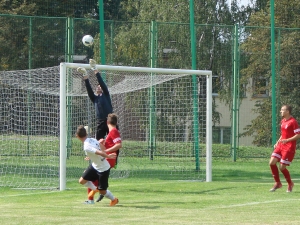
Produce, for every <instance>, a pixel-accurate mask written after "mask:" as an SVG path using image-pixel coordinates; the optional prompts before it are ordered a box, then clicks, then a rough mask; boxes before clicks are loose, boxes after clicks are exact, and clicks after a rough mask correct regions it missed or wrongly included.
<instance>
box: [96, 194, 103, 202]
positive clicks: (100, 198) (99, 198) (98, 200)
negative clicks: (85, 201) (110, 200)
mask: <svg viewBox="0 0 300 225" xmlns="http://www.w3.org/2000/svg"><path fill="white" fill-rule="evenodd" d="M103 198H104V195H101V194H100V195H99V197H98V199H97V200H96V202H100V201H101V200H102V199H103Z"/></svg>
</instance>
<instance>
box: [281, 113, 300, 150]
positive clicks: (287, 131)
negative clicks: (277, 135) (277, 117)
mask: <svg viewBox="0 0 300 225" xmlns="http://www.w3.org/2000/svg"><path fill="white" fill-rule="evenodd" d="M295 134H300V128H299V125H298V122H297V120H296V119H295V118H294V117H290V118H289V119H287V120H286V119H282V120H281V139H288V138H291V137H293V136H295ZM296 143H297V141H290V142H287V143H285V144H283V143H281V142H279V144H278V145H280V148H282V150H291V151H295V150H296Z"/></svg>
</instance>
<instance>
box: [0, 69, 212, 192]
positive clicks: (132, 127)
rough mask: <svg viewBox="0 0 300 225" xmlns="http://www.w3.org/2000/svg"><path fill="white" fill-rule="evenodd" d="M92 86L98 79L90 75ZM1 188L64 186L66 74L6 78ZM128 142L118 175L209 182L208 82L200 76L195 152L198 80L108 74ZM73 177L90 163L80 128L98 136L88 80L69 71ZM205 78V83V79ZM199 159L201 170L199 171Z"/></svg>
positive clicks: (70, 172)
mask: <svg viewBox="0 0 300 225" xmlns="http://www.w3.org/2000/svg"><path fill="white" fill-rule="evenodd" d="M88 73H89V79H90V82H91V85H92V87H96V85H97V80H96V76H95V75H93V72H92V71H90V70H88ZM0 77H1V78H0V86H1V102H0V104H1V108H3V111H2V112H1V116H2V117H3V119H2V120H1V122H2V123H3V124H1V127H2V128H1V139H2V140H1V143H0V145H1V146H0V149H1V150H0V157H1V160H0V174H1V176H0V177H1V178H0V185H1V186H13V187H20V188H43V187H46V188H49V187H50V188H57V187H58V184H59V182H58V180H59V129H60V128H59V119H60V118H59V117H60V103H59V102H60V101H59V91H60V86H59V85H60V84H59V82H60V79H59V77H60V71H59V67H49V68H41V69H33V70H22V71H5V72H1V74H0ZM102 77H103V78H105V82H106V84H107V86H108V88H109V91H110V94H111V98H112V103H113V108H114V112H115V113H116V114H117V115H118V117H119V127H120V132H121V137H122V142H123V147H122V149H121V153H120V158H119V163H118V167H117V169H112V170H111V177H112V178H120V177H128V176H131V177H132V176H134V177H142V178H147V177H157V178H161V179H184V180H186V179H192V180H205V165H204V163H205V151H201V149H204V148H205V146H204V142H205V129H206V128H205V118H206V116H205V115H206V96H205V94H206V88H205V86H206V83H205V78H204V77H203V76H197V92H198V96H200V97H199V98H198V99H197V104H198V105H199V107H197V110H198V111H197V114H199V125H198V135H199V138H200V139H199V140H200V153H199V156H200V157H199V158H198V152H196V151H197V150H195V148H194V145H195V143H194V130H193V124H192V120H193V114H194V113H195V111H194V108H195V107H194V105H193V104H194V103H193V91H192V90H193V87H192V85H193V82H192V76H191V75H180V74H161V73H160V74H158V73H156V74H154V73H140V72H122V71H103V73H102ZM66 78H67V107H66V108H65V109H63V110H66V111H67V134H66V135H67V180H68V181H70V180H77V179H78V178H79V177H80V176H81V174H82V172H83V171H84V169H85V168H86V167H87V165H88V163H89V162H87V161H85V160H84V152H83V150H82V143H81V142H80V141H78V140H76V138H75V137H74V133H75V131H76V128H77V126H78V125H84V126H87V127H88V133H89V136H90V137H94V136H95V130H96V118H95V109H94V106H93V104H92V102H91V101H90V100H89V97H88V96H87V92H86V88H85V84H84V81H83V79H82V75H81V74H78V72H77V71H76V69H67V77H66ZM203 78H204V79H203ZM197 162H200V164H201V167H200V168H197V166H196V165H197Z"/></svg>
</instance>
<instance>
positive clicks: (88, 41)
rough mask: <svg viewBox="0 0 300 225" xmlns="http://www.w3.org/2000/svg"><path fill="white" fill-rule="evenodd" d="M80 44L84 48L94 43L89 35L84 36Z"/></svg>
mask: <svg viewBox="0 0 300 225" xmlns="http://www.w3.org/2000/svg"><path fill="white" fill-rule="evenodd" d="M82 43H83V44H84V45H85V46H91V45H93V43H94V38H93V37H92V36H91V35H84V36H83V38H82Z"/></svg>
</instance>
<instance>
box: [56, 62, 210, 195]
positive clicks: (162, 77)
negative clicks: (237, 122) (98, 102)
mask: <svg viewBox="0 0 300 225" xmlns="http://www.w3.org/2000/svg"><path fill="white" fill-rule="evenodd" d="M78 67H83V68H86V69H87V70H88V69H90V65H88V64H76V63H61V64H60V173H59V174H60V190H65V189H66V180H67V175H66V174H67V158H68V156H67V152H68V150H67V145H68V144H67V142H68V140H67V138H68V136H67V135H66V134H67V133H68V125H67V121H68V118H67V117H68V115H67V110H66V109H67V101H68V100H67V99H68V97H71V96H73V95H74V93H70V92H68V82H71V84H72V83H73V81H72V80H71V81H70V79H74V78H72V76H73V74H74V73H76V68H78ZM96 68H97V70H98V71H102V73H103V75H102V76H105V79H106V81H107V83H108V86H109V90H110V93H111V95H114V94H122V93H123V94H124V93H126V92H134V91H136V90H139V89H140V90H141V89H149V88H150V94H149V96H151V97H150V98H154V99H148V100H149V101H150V105H151V101H152V100H153V101H154V102H156V101H157V99H156V98H158V95H156V94H155V90H153V89H152V88H154V89H155V88H156V86H157V85H160V84H164V83H165V82H167V81H172V80H176V79H179V78H183V77H185V78H187V79H185V82H186V83H183V82H182V81H181V82H179V83H176V82H175V83H174V82H173V83H172V84H171V85H169V86H166V87H164V88H165V90H164V92H170V91H174V92H175V91H178V90H180V87H179V89H177V90H175V88H174V89H172V90H170V89H169V90H168V88H172V86H173V85H175V86H177V88H178V85H182V86H184V85H186V87H183V88H184V89H185V91H187V97H185V96H179V100H178V101H183V102H184V101H187V100H188V101H191V102H192V99H191V98H195V96H193V95H191V93H192V92H193V89H192V86H194V88H196V93H197V96H198V95H199V91H200V92H201V91H202V92H203V90H204V91H205V90H206V91H205V94H204V95H205V97H204V99H205V104H204V107H205V109H204V112H205V114H204V115H202V117H201V118H203V119H205V134H204V135H202V136H201V135H200V136H201V137H200V139H204V140H205V141H203V145H204V146H205V148H206V151H205V158H206V161H205V164H206V166H205V169H203V168H202V169H201V171H205V172H206V174H205V181H207V182H210V181H212V72H211V71H204V70H184V69H163V68H145V67H126V66H108V65H97V66H96ZM132 74H135V76H132ZM192 76H200V77H205V78H206V79H205V82H204V83H205V85H203V84H199V82H198V83H193V82H192V79H191V77H192ZM68 77H69V78H68ZM70 77H71V78H70ZM126 79H127V80H126ZM125 81H126V82H125ZM194 81H195V80H194ZM94 83H95V82H94ZM122 83H123V84H122ZM129 84H130V85H129ZM191 84H192V85H191ZM122 85H123V86H122ZM124 85H125V86H124ZM201 85H202V86H201ZM129 86H130V87H129ZM122 87H123V88H124V87H125V89H122ZM78 88H79V87H78ZM80 88H82V87H80ZM130 88H132V89H130ZM72 89H73V91H74V88H72ZM200 89H201V90H200ZM202 89H203V90H202ZM118 92H119V93H118ZM152 92H154V95H151V93H152ZM188 92H190V93H188ZM184 93H185V92H180V93H179V94H184ZM202 94H203V93H202ZM141 95H142V94H137V96H135V99H139V98H140V97H141ZM149 96H148V98H149ZM197 96H196V97H197ZM120 98H122V97H120ZM180 98H181V99H180ZM125 99H126V97H124V96H123V98H122V100H121V102H122V103H124V101H126V100H125ZM86 100H87V99H86ZM194 100H195V99H194ZM87 101H88V100H87ZM197 101H198V100H197V99H196V102H197ZM194 102H195V101H194ZM180 104H181V103H180ZM190 106H191V105H190ZM202 106H203V105H202ZM113 107H114V111H116V110H117V109H116V108H117V107H118V104H115V105H113ZM123 107H125V106H123ZM141 107H142V106H141ZM150 107H153V105H151V106H150ZM182 107H185V105H183V106H182ZM177 109H178V108H177ZM181 110H184V108H182V109H181V108H180V109H178V111H181ZM158 111H163V109H159V110H156V109H155V110H154V111H153V112H154V117H156V116H158V115H159V114H160V113H161V112H158ZM175 111H176V109H175ZM122 113H124V111H122V110H120V111H119V113H117V114H118V115H119V118H120V119H121V120H122V115H120V114H122ZM185 113H187V114H188V113H197V114H198V113H199V105H198V104H197V106H196V108H195V107H194V110H192V111H191V110H188V111H187V112H183V113H182V115H184V114H185ZM137 114H139V115H140V117H142V116H144V114H142V113H141V112H137ZM175 114H176V112H175ZM90 116H92V114H90ZM185 116H186V117H189V116H190V115H185ZM148 117H152V116H151V114H149V115H148ZM172 117H173V115H168V118H164V119H170V120H171V119H172ZM183 119H184V118H183ZM127 120H129V119H128V118H124V121H122V122H123V124H125V125H124V126H126V124H128V123H127V122H128V121H127ZM154 120H157V119H154ZM149 121H150V123H151V118H150V119H149ZM149 121H148V122H149ZM185 122H186V123H187V124H188V123H189V122H190V125H189V127H188V128H187V130H188V129H192V127H197V125H196V126H195V124H194V126H191V123H193V122H195V121H192V122H191V119H190V118H189V119H187V120H186V121H185ZM201 122H202V121H201ZM77 125H79V124H77ZM148 125H149V126H151V124H148ZM141 126H142V125H141ZM152 126H154V127H155V128H154V129H157V124H154V125H152ZM122 128H126V127H122V125H121V134H123V135H122V139H123V141H124V142H125V143H124V145H123V146H126V141H127V140H126V138H124V137H125V135H124V132H122ZM144 128H145V129H146V130H147V129H148V132H145V133H147V135H148V136H149V133H150V136H151V135H152V134H151V130H152V129H153V128H151V127H150V128H147V127H144ZM149 130H150V131H149ZM187 130H186V131H185V134H186V136H185V138H184V140H183V141H184V142H189V139H193V138H195V139H196V140H197V139H198V137H193V136H192V135H191V136H190V137H188V134H187V133H188V131H187ZM158 131H159V130H157V131H156V135H157V136H160V135H162V134H161V133H159V132H158ZM153 133H155V132H153ZM166 133H167V132H166ZM191 133H192V132H191ZM156 135H154V136H155V137H153V136H152V137H150V138H149V137H148V139H149V140H150V142H155V143H154V144H153V143H150V144H149V140H146V141H147V145H150V153H149V152H148V153H147V154H146V155H147V156H149V155H150V161H151V160H153V154H155V153H153V152H155V151H156V153H157V152H158V150H157V149H155V148H156V147H157V146H158V144H157V143H156V142H158V139H159V137H156ZM166 135H167V134H166ZM195 135H198V136H199V134H198V132H196V134H194V136H195ZM171 136H173V134H171ZM174 137H175V138H176V136H174ZM130 139H131V140H132V139H134V138H133V137H131V138H130ZM135 139H136V141H140V140H139V138H135ZM145 139H147V138H145ZM151 140H152V141H151ZM165 140H167V141H165ZM170 140H173V142H174V143H176V142H177V140H176V139H174V138H172V137H171V138H168V137H164V138H162V139H161V140H160V145H161V146H163V143H162V142H164V141H165V142H168V143H170V142H172V141H170ZM144 141H145V140H142V142H144ZM179 144H180V143H179ZM193 144H194V146H195V143H193ZM128 145H129V146H130V147H129V148H136V147H137V146H139V147H141V145H140V143H136V144H134V140H132V141H131V143H129V142H128ZM153 145H155V147H154V149H155V150H154V151H152V150H151V148H153ZM133 146H134V147H133ZM165 146H166V145H165ZM170 146H171V147H170V148H176V145H175V144H173V145H172V144H170ZM182 146H184V147H186V145H184V144H182V143H181V146H179V148H182ZM196 146H197V145H196ZM124 148H126V147H124ZM148 148H149V146H148ZM163 149H164V150H166V149H167V147H163ZM135 150H136V152H137V155H136V156H134V155H132V157H143V156H141V154H142V153H141V152H139V151H138V150H137V149H135ZM179 150H180V149H179ZM194 151H198V149H196V150H195V149H194ZM125 154H126V156H125V157H124V158H126V157H127V154H128V155H130V149H129V150H128V153H125ZM177 154H178V156H177V157H178V158H180V157H184V155H186V153H185V152H183V153H180V152H179V151H178V152H177ZM194 154H195V153H192V155H194ZM157 155H163V156H159V157H173V155H174V154H173V155H167V154H162V153H157ZM196 155H197V154H196ZM174 157H175V156H174ZM189 157H191V156H189ZM198 157H199V156H198ZM197 160H199V159H195V161H197ZM163 163H166V162H163ZM184 163H185V162H183V164H184ZM121 164H122V163H121ZM177 166H178V165H177ZM125 167H126V166H125ZM196 167H198V166H197V163H196ZM183 168H184V165H183ZM126 169H128V168H125V169H124V170H126ZM181 170H182V171H181V173H180V175H181V176H183V177H182V178H181V179H185V178H184V176H186V175H185V174H184V171H183V169H182V168H181ZM196 170H199V171H200V169H199V168H196ZM186 172H187V173H189V172H191V171H189V170H187V171H186ZM171 173H172V172H171ZM173 173H174V171H173ZM202 173H203V172H202ZM195 177H197V176H195ZM193 178H194V177H192V179H193ZM202 179H203V178H202Z"/></svg>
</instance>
